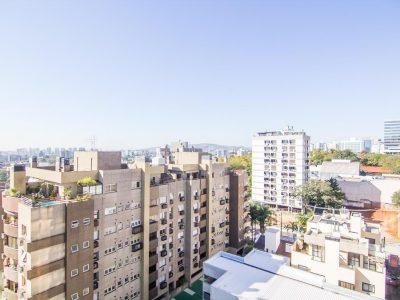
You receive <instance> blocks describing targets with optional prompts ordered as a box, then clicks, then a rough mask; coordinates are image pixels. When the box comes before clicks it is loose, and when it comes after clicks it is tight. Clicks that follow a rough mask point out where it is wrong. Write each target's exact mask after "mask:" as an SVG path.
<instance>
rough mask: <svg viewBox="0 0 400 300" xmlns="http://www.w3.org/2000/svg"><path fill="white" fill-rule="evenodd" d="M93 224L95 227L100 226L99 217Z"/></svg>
mask: <svg viewBox="0 0 400 300" xmlns="http://www.w3.org/2000/svg"><path fill="white" fill-rule="evenodd" d="M93 224H94V226H95V227H97V226H99V219H94V220H93Z"/></svg>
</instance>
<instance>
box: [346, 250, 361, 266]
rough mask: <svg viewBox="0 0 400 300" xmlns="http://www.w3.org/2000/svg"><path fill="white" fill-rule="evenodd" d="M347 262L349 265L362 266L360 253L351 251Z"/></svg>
mask: <svg viewBox="0 0 400 300" xmlns="http://www.w3.org/2000/svg"><path fill="white" fill-rule="evenodd" d="M347 263H348V265H349V266H352V267H359V266H360V254H355V253H349V256H348V261H347Z"/></svg>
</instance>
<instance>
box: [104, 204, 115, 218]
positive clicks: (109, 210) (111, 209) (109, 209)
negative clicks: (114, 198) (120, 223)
mask: <svg viewBox="0 0 400 300" xmlns="http://www.w3.org/2000/svg"><path fill="white" fill-rule="evenodd" d="M115 213H117V207H116V206H113V207H107V208H105V209H104V215H106V216H107V215H112V214H115Z"/></svg>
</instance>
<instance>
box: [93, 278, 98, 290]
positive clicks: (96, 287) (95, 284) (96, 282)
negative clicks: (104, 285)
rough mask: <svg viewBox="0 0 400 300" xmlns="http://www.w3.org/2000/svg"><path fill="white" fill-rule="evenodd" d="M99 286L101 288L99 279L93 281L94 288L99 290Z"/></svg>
mask: <svg viewBox="0 0 400 300" xmlns="http://www.w3.org/2000/svg"><path fill="white" fill-rule="evenodd" d="M98 288H99V282H98V281H97V280H96V281H93V289H94V290H97V289H98Z"/></svg>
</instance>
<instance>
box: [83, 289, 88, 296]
mask: <svg viewBox="0 0 400 300" xmlns="http://www.w3.org/2000/svg"><path fill="white" fill-rule="evenodd" d="M82 294H83V296H86V295H89V288H88V287H87V288H85V289H83V291H82Z"/></svg>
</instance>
